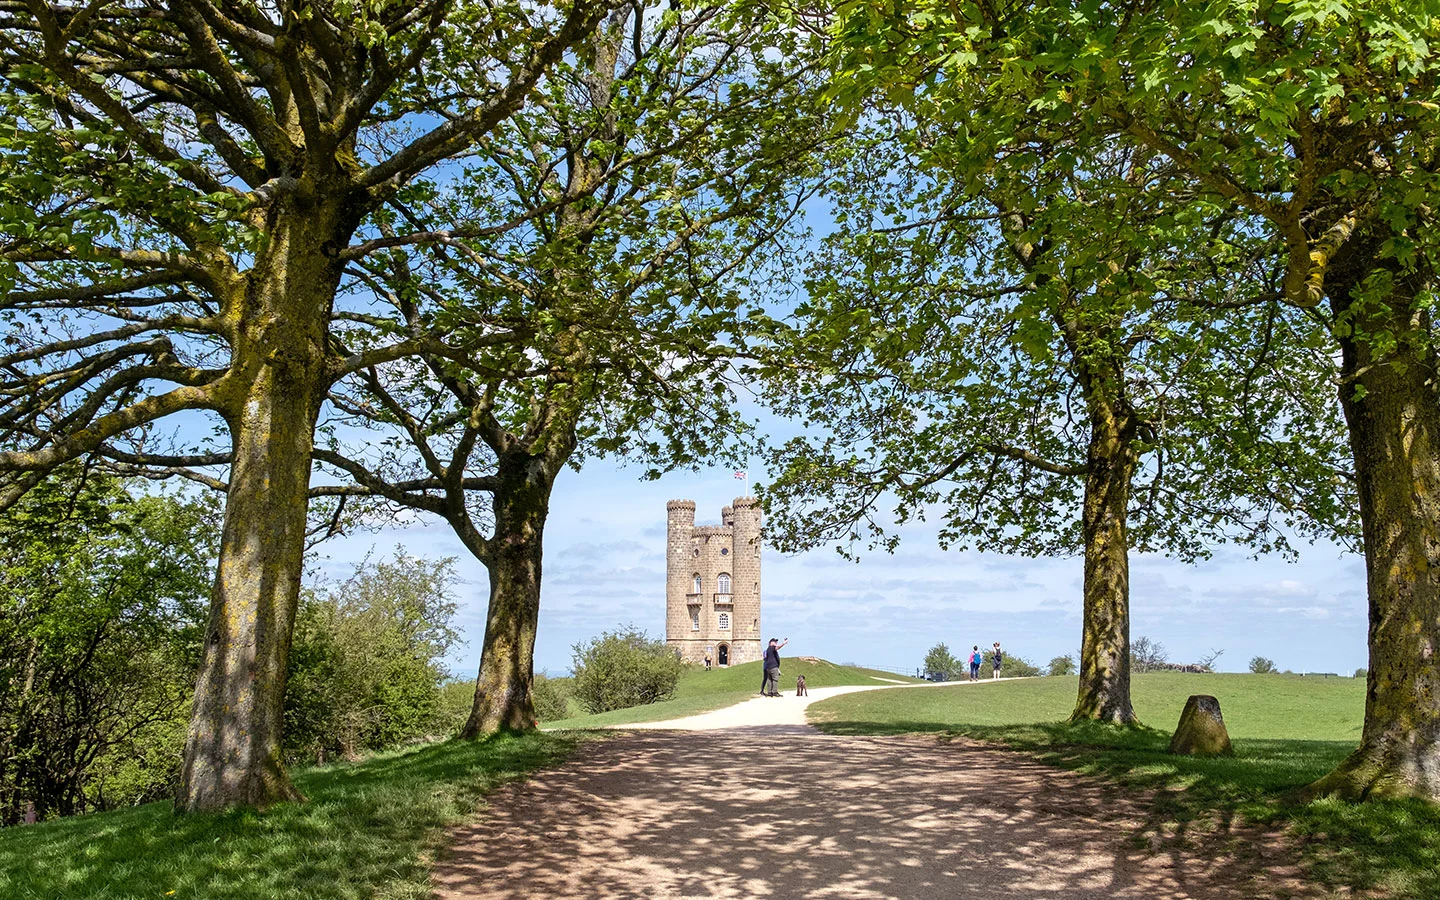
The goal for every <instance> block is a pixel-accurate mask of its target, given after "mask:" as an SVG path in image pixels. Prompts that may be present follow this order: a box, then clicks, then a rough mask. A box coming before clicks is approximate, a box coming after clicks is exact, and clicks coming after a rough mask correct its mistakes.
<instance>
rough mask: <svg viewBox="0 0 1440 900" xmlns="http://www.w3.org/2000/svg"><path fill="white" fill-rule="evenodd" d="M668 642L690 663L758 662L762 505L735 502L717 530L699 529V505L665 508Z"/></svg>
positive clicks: (677, 503) (680, 502)
mask: <svg viewBox="0 0 1440 900" xmlns="http://www.w3.org/2000/svg"><path fill="white" fill-rule="evenodd" d="M665 512H666V525H667V539H666V542H665V641H666V643H668V644H669V645H670V646H672V647H674V648H676V649H677V650H679V651H680V657H681V658H682V659H684V660H686V661H687V662H695V663H700V662H704V661H705V652H706V650H707V649H708V650H709V651H710V656H711V659H713V660H714V661H715V662H716V664H718V665H730V664H733V663H742V662H751V661H752V660H757V659H759V658H760V652H761V650H760V647H761V642H760V501H759V500H757V499H755V498H754V497H737V498H736V499H735V505H734V506H727V507H725V508H724V509H723V510H721V511H720V517H721V522H722V523H723V524H720V525H700V526H698V527H697V526H696V525H695V502H694V501H693V500H671V501H670V502H669V503H667V504H665Z"/></svg>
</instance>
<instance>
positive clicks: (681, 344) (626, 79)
mask: <svg viewBox="0 0 1440 900" xmlns="http://www.w3.org/2000/svg"><path fill="white" fill-rule="evenodd" d="M806 40H807V39H806V38H805V37H804V35H803V34H800V33H797V32H795V31H794V30H793V29H790V28H788V27H784V26H783V25H782V24H781V23H779V22H777V21H775V20H774V19H773V18H772V17H770V16H769V15H766V14H764V13H763V12H762V11H759V10H756V9H754V8H752V7H750V6H749V5H747V4H743V3H742V4H695V5H693V6H689V5H686V6H678V7H676V6H665V7H664V8H661V7H658V6H657V7H647V6H638V5H637V6H634V7H630V6H627V7H625V8H623V9H619V10H616V11H615V12H613V13H612V14H611V15H610V16H609V17H607V19H606V20H605V22H604V23H603V25H602V26H601V27H600V28H599V29H598V30H597V31H596V32H595V33H594V34H593V35H592V36H591V37H590V38H588V39H587V40H585V41H583V42H581V44H580V45H579V48H578V52H577V53H576V55H575V57H574V58H573V59H570V60H567V61H566V63H565V64H564V65H562V66H560V67H558V68H557V71H556V72H555V73H554V75H553V76H552V77H551V78H549V79H547V81H546V82H545V84H544V85H542V87H541V89H540V90H539V91H538V93H537V96H536V97H535V98H534V100H533V102H532V103H531V104H530V105H529V106H528V107H527V108H526V109H525V110H524V111H521V112H519V113H517V114H516V115H515V116H513V117H512V118H511V119H510V120H509V121H507V122H506V123H505V124H504V125H502V126H500V127H498V128H497V129H495V130H494V131H493V132H492V133H491V134H489V135H487V137H486V138H485V139H484V140H483V141H480V142H478V143H477V145H476V146H475V148H474V150H473V152H472V153H469V154H466V155H464V156H462V157H460V158H458V159H457V164H458V172H459V174H458V175H455V174H453V173H446V176H445V177H444V178H441V179H436V180H434V181H430V182H420V181H417V182H416V183H415V184H414V185H412V186H411V188H410V189H409V190H408V191H407V192H405V193H404V194H403V195H402V196H399V197H397V198H396V199H395V201H394V202H393V203H391V204H390V206H389V207H388V208H387V209H386V210H385V211H384V212H383V214H381V215H377V228H379V229H380V231H381V232H382V237H381V238H380V239H378V240H377V241H376V242H375V243H376V246H377V251H376V252H374V253H372V254H370V255H368V256H367V257H365V258H357V259H355V260H354V261H353V262H352V264H351V267H350V272H351V273H352V275H353V276H354V281H353V284H352V288H353V290H350V291H348V292H347V297H351V298H353V299H351V300H350V301H348V303H347V308H346V309H345V310H343V311H342V312H340V313H339V314H337V318H338V319H340V320H342V321H341V322H340V324H338V325H337V327H336V329H335V330H334V332H333V335H334V338H335V340H336V341H337V342H338V343H339V344H340V345H342V346H344V347H345V348H346V353H347V355H348V356H350V357H351V358H360V357H363V356H364V355H366V354H368V353H370V352H371V348H373V347H383V346H385V345H387V344H389V343H393V342H395V341H400V340H405V339H407V338H409V337H412V336H423V335H433V334H440V335H441V336H440V337H439V338H438V340H439V346H436V347H432V348H427V349H426V350H425V351H424V352H422V353H420V354H418V355H417V356H415V357H413V358H405V359H396V360H389V361H384V362H380V363H376V364H374V365H365V366H362V367H359V368H357V369H356V370H355V371H354V372H353V373H351V374H349V375H347V376H346V377H345V378H343V379H340V380H338V381H337V382H336V383H335V384H334V386H333V388H332V390H331V393H330V403H331V405H330V407H329V410H330V411H329V412H327V413H326V414H325V415H324V416H322V421H321V426H320V427H321V431H322V433H323V435H324V437H323V438H322V439H321V446H320V447H319V448H318V449H317V451H316V456H315V458H316V460H317V461H318V463H319V464H320V468H321V470H322V471H323V472H324V474H323V475H321V476H319V477H317V479H316V482H315V484H314V485H313V486H312V489H311V494H312V496H313V497H327V498H340V499H341V500H342V501H343V500H345V499H346V498H355V497H360V498H369V499H370V500H375V499H378V500H380V501H382V502H383V503H386V504H389V505H391V506H393V507H395V508H397V509H401V510H405V511H407V512H406V514H407V515H413V514H414V511H419V512H421V513H424V514H429V515H434V516H437V517H439V518H441V519H442V520H444V521H445V522H446V523H448V524H449V525H450V526H451V528H453V529H454V531H455V533H456V535H457V536H458V537H459V539H460V540H461V542H462V543H463V544H464V545H465V547H466V548H467V549H468V550H469V551H470V552H471V553H472V554H473V555H474V556H475V557H476V558H477V559H479V560H480V561H481V562H482V563H483V564H484V565H485V566H486V568H487V570H488V572H489V575H490V594H489V606H488V611H487V615H486V628H485V638H484V642H483V646H482V649H481V660H480V674H479V678H478V681H477V684H476V693H475V703H474V709H473V711H472V714H471V716H470V719H469V721H468V722H467V724H466V725H465V728H464V734H466V735H467V736H470V737H475V736H481V735H486V734H490V733H493V732H495V731H497V730H502V729H508V730H520V729H528V728H531V727H533V726H534V722H535V715H534V705H533V699H532V697H531V685H532V681H533V672H532V669H533V649H534V642H535V633H536V627H537V624H538V617H539V610H540V591H541V575H542V562H543V536H544V528H545V522H546V518H547V515H548V510H549V504H550V497H551V493H552V491H553V490H554V486H555V483H556V480H557V479H558V478H559V476H560V474H561V473H562V472H563V470H564V469H565V468H566V467H567V466H571V467H578V466H580V465H581V464H582V463H583V461H584V460H586V459H589V458H593V457H596V456H601V455H611V456H619V457H623V458H628V459H631V460H633V461H636V462H637V463H640V464H641V465H643V467H644V469H643V471H644V472H645V473H646V474H649V475H654V474H655V473H657V472H658V471H660V470H662V469H664V468H667V467H673V466H684V465H693V464H696V463H697V462H698V461H700V460H702V459H707V458H712V457H714V456H716V455H717V454H720V453H722V452H724V451H725V448H731V447H734V446H735V445H736V443H737V441H738V440H739V439H740V438H741V437H742V436H743V434H744V433H745V431H746V425H745V423H744V421H743V420H742V419H741V418H740V417H739V416H738V415H737V414H736V411H735V404H734V397H733V396H732V387H733V386H734V385H735V384H737V383H738V382H740V381H741V380H742V379H741V376H740V374H739V372H738V371H737V370H736V364H735V361H736V359H737V357H740V356H743V355H744V353H745V348H744V336H745V331H746V324H745V320H744V318H743V317H742V316H741V315H740V311H741V309H742V306H743V304H744V303H745V301H746V300H747V297H748V295H749V293H751V292H750V287H751V285H753V284H754V283H755V282H757V281H760V282H762V283H763V277H762V276H763V275H764V274H765V273H769V272H773V271H775V269H776V268H777V266H778V263H779V262H780V261H782V260H783V259H784V258H785V254H784V253H783V250H784V248H785V246H786V244H785V235H786V233H787V230H788V229H790V226H791V225H792V223H793V222H794V221H795V220H796V218H797V217H798V214H799V212H800V209H801V206H802V205H803V203H804V201H805V199H806V198H807V197H808V196H809V194H810V192H811V191H812V190H813V189H814V187H815V182H816V177H815V168H814V163H815V150H816V147H817V145H818V144H820V143H821V142H822V138H823V127H822V124H821V123H822V120H821V117H820V116H819V115H818V114H817V113H816V112H815V107H816V106H817V104H816V103H815V96H816V93H817V91H818V85H817V79H816V77H815V72H814V70H813V66H812V65H810V64H808V63H807V62H806V60H810V61H812V62H813V60H814V54H813V52H811V50H810V49H809V48H808V47H807V46H806ZM762 251H763V252H762ZM111 456H112V458H114V459H117V460H120V461H122V462H124V463H126V464H137V463H144V464H145V468H147V469H148V470H149V471H151V472H154V473H156V474H164V473H166V472H173V473H178V474H184V475H189V476H190V477H193V478H196V479H199V480H202V481H205V480H209V481H210V482H211V483H212V485H214V486H217V487H222V488H223V487H224V481H223V478H222V479H215V478H213V477H212V478H207V476H206V475H204V474H203V473H202V472H200V471H197V470H196V468H195V467H196V466H199V465H203V464H211V465H214V464H219V465H223V464H226V463H228V461H229V457H228V455H227V454H225V453H223V452H217V453H212V454H201V455H193V454H192V455H183V454H182V455H175V454H160V453H150V454H145V455H143V456H142V455H136V454H111Z"/></svg>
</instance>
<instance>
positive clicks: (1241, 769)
mask: <svg viewBox="0 0 1440 900" xmlns="http://www.w3.org/2000/svg"><path fill="white" fill-rule="evenodd" d="M1364 688H1365V685H1364V682H1363V680H1357V679H1329V680H1324V679H1312V678H1298V677H1294V678H1291V677H1285V676H1274V675H1261V676H1250V675H1212V676H1202V675H1147V676H1139V677H1137V678H1136V679H1135V683H1134V689H1133V694H1134V699H1135V705H1136V709H1137V712H1138V713H1139V715H1140V716H1141V718H1142V719H1143V720H1146V721H1148V722H1149V723H1151V724H1153V725H1157V726H1159V725H1163V726H1165V727H1164V728H1152V727H1140V728H1116V727H1111V726H1103V725H1095V724H1084V725H1077V726H1068V725H1065V724H1063V722H1061V721H1057V720H1061V719H1063V718H1064V717H1065V715H1066V714H1068V712H1069V708H1070V704H1071V703H1072V702H1073V701H1074V694H1075V680H1074V679H1072V678H1064V679H1060V678H1045V679H1036V680H1032V681H1016V682H1007V683H1001V684H995V685H987V686H984V687H981V688H979V689H976V688H967V687H956V688H938V689H934V690H927V691H890V692H886V696H884V697H883V698H881V697H879V696H876V695H873V694H853V695H847V696H844V697H836V698H833V699H831V700H827V701H824V702H822V703H819V704H816V705H814V706H812V707H810V713H811V721H812V722H813V723H814V724H815V725H817V726H818V727H820V728H821V729H823V730H826V731H829V732H832V733H838V734H898V733H907V732H936V733H941V734H945V735H964V736H967V737H971V738H976V739H979V740H985V741H991V742H995V743H999V744H1004V745H1008V746H1010V747H1012V748H1014V749H1016V750H1020V751H1024V752H1026V753H1029V754H1031V755H1033V756H1035V757H1037V758H1038V759H1041V760H1043V761H1045V762H1048V763H1051V764H1054V765H1057V766H1063V767H1065V768H1067V769H1072V770H1075V771H1078V772H1083V773H1086V774H1089V775H1095V776H1098V777H1102V778H1106V779H1109V780H1112V781H1115V782H1118V783H1121V784H1125V785H1130V786H1134V787H1141V788H1146V789H1149V790H1152V791H1154V792H1155V806H1154V809H1153V814H1152V816H1151V822H1150V824H1151V826H1152V827H1153V828H1155V829H1156V830H1157V831H1159V830H1163V831H1166V832H1167V833H1168V834H1171V835H1174V834H1177V833H1178V834H1181V835H1184V834H1185V833H1186V832H1187V831H1193V832H1207V833H1209V832H1213V831H1214V830H1216V829H1223V828H1225V827H1227V824H1228V823H1229V822H1231V821H1232V820H1233V819H1234V818H1235V817H1236V816H1239V817H1241V818H1242V819H1244V820H1248V821H1251V822H1256V823H1260V824H1265V825H1270V826H1279V825H1284V826H1287V827H1288V828H1289V829H1290V830H1291V832H1292V833H1293V834H1295V835H1297V836H1298V837H1299V838H1300V839H1301V841H1302V843H1303V846H1304V850H1305V855H1306V861H1307V863H1308V866H1309V873H1310V874H1311V875H1312V876H1313V877H1314V878H1315V879H1317V880H1318V881H1320V882H1322V883H1324V884H1326V885H1330V886H1332V887H1338V886H1341V885H1348V886H1350V887H1353V888H1357V889H1379V890H1382V891H1384V892H1385V893H1388V894H1390V895H1392V896H1396V897H1440V808H1436V807H1434V806H1431V805H1429V804H1424V803H1418V802H1390V801H1385V802H1378V803H1365V804H1359V805H1353V804H1347V803H1340V802H1338V801H1334V800H1317V801H1312V802H1298V801H1296V800H1295V799H1294V793H1295V791H1296V790H1297V789H1298V788H1300V787H1303V786H1304V785H1306V784H1308V783H1310V782H1311V781H1313V780H1315V779H1316V778H1318V777H1319V776H1321V775H1323V774H1324V773H1325V772H1327V771H1329V770H1330V769H1331V768H1332V767H1333V766H1334V765H1335V764H1336V763H1338V762H1339V761H1340V760H1341V759H1343V758H1344V757H1345V755H1346V754H1347V753H1349V752H1350V751H1351V750H1352V749H1354V747H1355V744H1356V742H1357V739H1358V736H1359V733H1360V732H1359V728H1360V721H1361V715H1362V712H1363V706H1364ZM1193 693H1208V694H1213V695H1215V696H1216V697H1218V698H1219V699H1220V704H1221V709H1222V711H1223V713H1224V715H1225V721H1226V725H1227V727H1228V729H1229V731H1230V734H1231V737H1232V738H1233V739H1234V743H1235V751H1236V755H1235V757H1234V758H1230V759H1211V760H1205V759H1191V758H1188V757H1177V756H1171V755H1169V754H1168V753H1167V752H1166V749H1167V747H1168V745H1169V741H1170V735H1171V731H1170V730H1169V729H1170V728H1172V727H1173V725H1174V723H1175V721H1176V720H1178V719H1179V714H1180V709H1181V707H1182V706H1183V704H1184V700H1185V697H1187V696H1188V695H1190V694H1193ZM882 700H883V702H882Z"/></svg>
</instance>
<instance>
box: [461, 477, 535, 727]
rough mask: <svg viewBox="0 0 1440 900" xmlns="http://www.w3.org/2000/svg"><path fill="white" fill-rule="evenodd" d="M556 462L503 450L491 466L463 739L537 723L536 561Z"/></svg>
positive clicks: (533, 725) (531, 725)
mask: <svg viewBox="0 0 1440 900" xmlns="http://www.w3.org/2000/svg"><path fill="white" fill-rule="evenodd" d="M558 468H559V466H558V465H555V464H552V463H551V462H550V461H548V460H547V459H545V458H544V457H541V456H532V455H530V454H527V453H517V454H513V455H502V456H501V457H500V460H499V465H498V466H497V469H496V475H497V478H498V479H499V482H500V486H499V488H498V489H497V490H496V491H495V536H494V537H493V538H492V539H491V540H490V541H488V542H487V547H488V549H487V552H486V559H485V560H484V562H485V566H486V568H487V569H488V570H489V572H490V609H489V611H488V613H487V614H486V616H485V644H484V647H483V648H482V649H481V651H480V677H479V679H478V681H477V682H476V684H475V704H474V706H473V707H472V708H471V710H470V718H469V720H468V721H466V723H465V727H464V728H463V729H462V730H461V732H460V736H461V737H465V738H478V737H485V736H488V735H491V734H495V733H496V732H499V731H525V730H527V729H531V728H534V727H535V702H534V700H533V698H532V697H531V693H530V692H531V687H532V685H533V683H534V680H535V629H536V627H537V625H538V624H539V619H540V561H541V555H542V553H543V540H542V538H543V536H544V532H545V518H546V516H548V515H549V513H550V491H551V490H552V489H553V488H554V486H555V473H556V471H557V470H558Z"/></svg>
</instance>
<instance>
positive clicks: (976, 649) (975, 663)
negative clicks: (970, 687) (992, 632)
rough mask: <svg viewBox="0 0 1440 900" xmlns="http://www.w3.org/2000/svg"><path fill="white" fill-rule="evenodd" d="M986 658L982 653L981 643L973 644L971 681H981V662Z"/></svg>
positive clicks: (971, 649) (971, 650) (971, 648)
mask: <svg viewBox="0 0 1440 900" xmlns="http://www.w3.org/2000/svg"><path fill="white" fill-rule="evenodd" d="M984 658H985V657H984V655H983V654H981V653H980V645H979V644H973V645H971V647H970V680H971V681H979V680H980V662H981V661H982V660H983V659H984Z"/></svg>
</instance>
